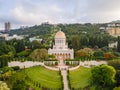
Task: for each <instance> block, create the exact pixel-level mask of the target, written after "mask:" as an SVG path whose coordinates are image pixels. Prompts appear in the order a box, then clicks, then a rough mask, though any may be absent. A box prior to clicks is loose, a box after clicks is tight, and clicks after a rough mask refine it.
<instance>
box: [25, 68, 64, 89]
mask: <svg viewBox="0 0 120 90" xmlns="http://www.w3.org/2000/svg"><path fill="white" fill-rule="evenodd" d="M25 73H26V74H27V75H28V77H29V78H30V79H31V80H33V81H37V82H39V83H40V84H41V86H44V87H48V88H61V82H62V81H61V77H60V75H59V72H58V71H52V70H48V69H46V68H44V67H41V66H37V67H32V68H28V69H26V70H25Z"/></svg>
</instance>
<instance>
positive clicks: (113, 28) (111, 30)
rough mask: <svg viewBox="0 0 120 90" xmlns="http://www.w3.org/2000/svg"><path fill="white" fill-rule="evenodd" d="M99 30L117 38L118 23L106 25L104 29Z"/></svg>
mask: <svg viewBox="0 0 120 90" xmlns="http://www.w3.org/2000/svg"><path fill="white" fill-rule="evenodd" d="M100 30H103V31H104V32H107V33H108V34H110V35H112V36H114V37H118V36H120V22H111V23H108V24H107V26H106V27H100Z"/></svg>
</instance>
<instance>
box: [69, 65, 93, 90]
mask: <svg viewBox="0 0 120 90" xmlns="http://www.w3.org/2000/svg"><path fill="white" fill-rule="evenodd" d="M90 77H91V69H89V68H85V67H80V68H79V69H76V70H74V71H69V80H70V86H71V89H81V88H87V87H88V86H89V85H90Z"/></svg>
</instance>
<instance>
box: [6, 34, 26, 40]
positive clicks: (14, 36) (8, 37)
mask: <svg viewBox="0 0 120 90" xmlns="http://www.w3.org/2000/svg"><path fill="white" fill-rule="evenodd" d="M12 39H16V40H22V39H24V36H22V35H19V36H18V35H16V34H14V35H13V36H7V37H5V40H7V41H8V40H12Z"/></svg>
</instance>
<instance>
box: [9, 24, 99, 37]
mask: <svg viewBox="0 0 120 90" xmlns="http://www.w3.org/2000/svg"><path fill="white" fill-rule="evenodd" d="M100 26H101V25H100V24H90V23H87V24H58V25H57V26H56V25H52V24H41V25H35V26H32V27H27V28H24V29H22V28H21V29H17V30H11V31H9V32H8V33H9V34H18V35H26V34H27V35H30V36H36V35H49V34H51V33H53V31H57V30H59V28H61V30H62V31H64V32H65V33H66V35H79V34H83V33H90V34H94V33H100V31H99V27H100Z"/></svg>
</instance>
